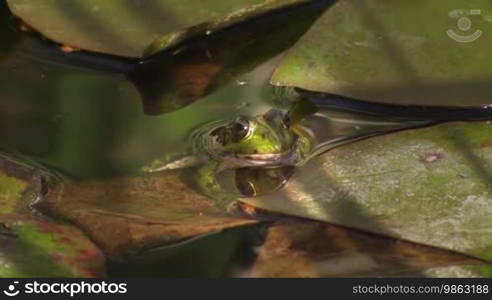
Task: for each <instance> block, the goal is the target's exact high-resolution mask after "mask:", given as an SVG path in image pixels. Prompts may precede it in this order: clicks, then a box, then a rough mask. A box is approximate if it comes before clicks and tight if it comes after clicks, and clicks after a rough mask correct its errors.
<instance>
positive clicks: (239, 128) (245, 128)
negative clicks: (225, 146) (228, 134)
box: [231, 118, 249, 143]
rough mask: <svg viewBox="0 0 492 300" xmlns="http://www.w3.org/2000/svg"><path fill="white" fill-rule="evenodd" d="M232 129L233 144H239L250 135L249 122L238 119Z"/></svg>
mask: <svg viewBox="0 0 492 300" xmlns="http://www.w3.org/2000/svg"><path fill="white" fill-rule="evenodd" d="M231 128H232V139H233V142H235V143H237V142H239V141H241V140H242V139H244V138H245V137H246V135H248V132H249V122H248V120H245V119H243V118H237V119H236V120H235V121H234V123H233V124H232V127H231Z"/></svg>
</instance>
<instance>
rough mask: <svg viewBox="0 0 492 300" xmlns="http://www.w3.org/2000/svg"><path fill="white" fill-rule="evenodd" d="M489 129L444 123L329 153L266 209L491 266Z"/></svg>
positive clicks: (264, 200)
mask: <svg viewBox="0 0 492 300" xmlns="http://www.w3.org/2000/svg"><path fill="white" fill-rule="evenodd" d="M491 140H492V127H491V126H490V124H488V123H449V124H443V125H438V126H433V127H428V128H423V129H415V130H407V131H401V132H398V133H393V134H387V135H384V136H379V137H374V138H370V139H367V140H364V141H360V142H355V143H352V144H348V145H344V146H341V147H339V148H335V149H333V150H331V151H329V152H327V153H325V154H323V155H321V156H319V157H317V158H315V159H313V160H311V161H310V162H309V163H307V164H306V165H305V166H303V167H301V168H299V169H298V170H297V172H296V173H295V174H294V176H293V177H292V178H291V180H290V181H289V183H288V184H287V186H286V187H285V188H284V189H282V190H281V191H280V192H279V193H277V194H275V195H272V196H263V197H258V198H254V199H244V201H245V202H247V203H249V204H251V205H253V206H258V207H260V208H264V209H267V210H271V211H275V212H279V213H284V214H290V215H296V216H302V217H307V218H312V219H317V220H323V221H327V222H332V223H336V224H341V225H344V226H349V227H355V228H358V229H361V230H365V231H370V232H375V233H378V234H382V235H385V236H391V237H396V238H400V239H405V240H410V241H414V242H417V243H421V244H427V245H431V246H435V247H440V248H445V249H449V250H453V251H457V252H461V253H465V254H468V255H472V256H476V257H479V258H482V259H486V260H492V256H491V255H492V232H491V231H490V228H492V219H491V218H490V215H491V213H492V185H491V184H492V175H491V172H490V165H491V164H492V148H491V147H490V146H491V145H492V143H491Z"/></svg>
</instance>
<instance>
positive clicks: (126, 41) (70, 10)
mask: <svg viewBox="0 0 492 300" xmlns="http://www.w3.org/2000/svg"><path fill="white" fill-rule="evenodd" d="M7 2H8V4H9V7H10V9H11V10H12V12H13V13H14V14H15V15H16V16H18V17H19V18H21V19H22V20H23V21H24V22H25V23H27V24H28V25H29V26H31V27H33V28H34V29H36V30H38V31H39V32H41V33H42V34H43V35H45V36H46V37H48V38H50V39H52V40H55V41H57V42H59V43H62V44H68V45H70V46H72V47H75V48H80V49H84V50H90V51H95V52H102V53H108V54H116V55H121V56H130V57H140V56H142V53H143V52H144V49H145V48H146V47H147V46H148V45H149V44H150V43H151V42H152V41H154V40H155V39H157V38H158V37H161V36H163V35H168V36H167V37H165V38H162V39H160V43H158V44H159V48H160V49H162V48H165V47H166V48H167V47H170V46H172V45H176V44H177V43H179V42H180V41H182V40H183V39H184V38H187V37H195V36H197V35H205V34H206V33H207V32H210V31H215V30H218V29H220V28H223V27H226V26H230V25H232V24H236V23H240V22H242V21H244V20H247V19H249V18H252V17H255V16H259V15H262V14H266V13H269V12H271V11H273V10H276V9H280V8H282V7H287V6H292V5H296V4H299V3H303V2H304V3H306V2H310V0H241V1H229V0H214V1H206V2H204V1H199V0H172V1H170V0H156V1H119V0H107V1H98V0H74V1H64V0H55V1H51V0H41V1H29V0H8V1H7ZM163 43H164V44H163ZM150 52H152V51H150Z"/></svg>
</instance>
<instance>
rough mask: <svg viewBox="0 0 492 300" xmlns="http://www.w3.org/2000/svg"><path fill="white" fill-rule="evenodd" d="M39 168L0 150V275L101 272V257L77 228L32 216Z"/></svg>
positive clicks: (93, 274)
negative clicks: (18, 160) (4, 155)
mask: <svg viewBox="0 0 492 300" xmlns="http://www.w3.org/2000/svg"><path fill="white" fill-rule="evenodd" d="M43 173H44V172H43V171H41V170H39V169H36V168H33V167H29V166H27V165H24V164H20V163H18V162H15V161H13V160H11V159H8V158H6V157H3V156H0V277H100V276H104V274H105V265H104V263H105V260H104V257H103V256H102V253H101V252H100V251H99V249H98V248H97V247H95V246H94V244H93V243H92V242H91V241H90V240H89V239H88V238H87V237H86V236H85V235H84V234H83V233H82V232H81V231H80V230H78V229H77V228H74V227H73V226H70V225H66V224H62V223H58V222H54V221H52V220H49V219H46V218H44V217H40V216H35V215H34V214H33V212H31V211H30V209H29V206H30V205H31V204H32V203H33V202H34V201H36V200H38V199H39V198H40V197H42V189H43V187H42V179H41V175H42V174H43Z"/></svg>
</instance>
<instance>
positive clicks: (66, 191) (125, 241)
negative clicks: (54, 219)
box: [38, 172, 256, 256]
mask: <svg viewBox="0 0 492 300" xmlns="http://www.w3.org/2000/svg"><path fill="white" fill-rule="evenodd" d="M38 205H39V206H38V207H39V208H40V209H42V210H43V211H46V212H49V213H50V214H52V215H56V216H59V217H63V218H66V219H68V220H70V221H71V222H73V223H75V224H76V225H77V226H79V227H80V228H82V229H83V230H84V231H85V232H86V233H87V234H88V235H89V236H90V237H91V238H92V239H93V240H94V241H95V242H96V243H97V244H98V245H99V246H100V247H101V248H102V249H103V250H104V251H105V252H106V253H108V254H111V255H113V256H124V255H129V254H135V253H137V252H139V251H143V250H146V249H149V248H153V247H159V246H163V245H171V244H175V243H178V242H181V241H184V240H186V239H189V238H192V237H196V236H199V235H204V234H210V233H215V232H218V231H220V230H222V229H225V228H230V227H235V226H241V225H246V224H252V223H255V222H256V221H255V220H252V219H245V218H241V217H234V216H232V215H230V214H228V213H227V212H226V211H224V209H223V208H219V207H216V206H215V205H214V201H213V200H212V199H210V198H207V197H205V196H202V195H200V194H198V193H197V192H196V191H195V190H193V189H192V188H190V187H188V186H187V185H186V184H185V182H184V181H183V179H182V178H181V176H180V175H179V173H175V172H170V173H160V174H155V175H146V176H145V175H143V176H140V177H127V178H116V179H107V180H93V181H83V182H63V183H61V184H59V185H57V186H56V187H55V188H54V189H53V190H51V191H50V192H49V194H48V195H47V197H46V199H45V200H44V201H42V202H40V203H39V204H38Z"/></svg>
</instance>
